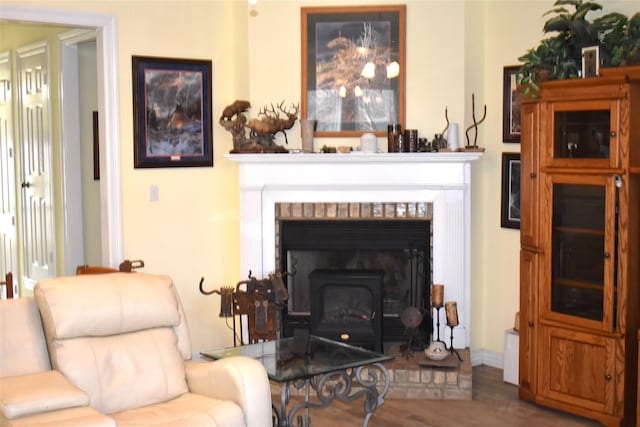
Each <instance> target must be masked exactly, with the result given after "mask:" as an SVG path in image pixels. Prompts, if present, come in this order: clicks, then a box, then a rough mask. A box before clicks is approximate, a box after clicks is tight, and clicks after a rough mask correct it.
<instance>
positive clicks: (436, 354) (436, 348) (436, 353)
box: [424, 341, 449, 360]
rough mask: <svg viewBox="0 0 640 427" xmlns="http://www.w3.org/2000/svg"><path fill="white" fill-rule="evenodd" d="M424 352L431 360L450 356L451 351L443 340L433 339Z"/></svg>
mask: <svg viewBox="0 0 640 427" xmlns="http://www.w3.org/2000/svg"><path fill="white" fill-rule="evenodd" d="M424 354H426V355H427V357H428V358H429V359H431V360H444V359H446V358H447V356H449V351H447V348H446V347H445V345H444V343H443V342H440V341H433V342H432V343H431V344H429V347H427V349H426V350H425V351H424Z"/></svg>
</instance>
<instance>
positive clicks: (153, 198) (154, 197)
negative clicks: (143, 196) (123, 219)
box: [149, 185, 159, 202]
mask: <svg viewBox="0 0 640 427" xmlns="http://www.w3.org/2000/svg"><path fill="white" fill-rule="evenodd" d="M158 197H159V194H158V186H157V185H151V186H150V187H149V201H150V202H157V201H158Z"/></svg>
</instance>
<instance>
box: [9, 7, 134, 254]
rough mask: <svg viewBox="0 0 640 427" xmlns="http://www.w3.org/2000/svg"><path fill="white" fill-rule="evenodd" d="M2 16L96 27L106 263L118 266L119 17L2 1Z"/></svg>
mask: <svg viewBox="0 0 640 427" xmlns="http://www.w3.org/2000/svg"><path fill="white" fill-rule="evenodd" d="M0 18H2V19H3V20H8V21H21V22H33V23H46V24H58V25H69V26H74V27H89V28H95V29H96V50H97V62H98V64H97V65H98V67H97V68H98V111H99V113H100V118H101V120H100V123H101V126H100V141H104V144H100V204H101V206H102V216H101V223H102V226H101V228H102V230H101V231H102V263H103V265H108V266H118V265H119V264H120V262H121V261H122V257H123V248H122V245H123V239H122V209H121V183H120V181H121V177H120V120H119V116H118V111H119V109H118V105H119V101H118V52H117V25H116V17H115V16H113V15H108V14H102V13H91V12H80V11H68V10H65V11H63V10H56V9H47V8H36V7H32V6H18V5H12V4H1V3H0ZM103 124H104V125H103Z"/></svg>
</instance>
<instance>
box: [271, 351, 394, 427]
mask: <svg viewBox="0 0 640 427" xmlns="http://www.w3.org/2000/svg"><path fill="white" fill-rule="evenodd" d="M378 371H379V373H378ZM365 372H366V374H365ZM379 375H380V377H381V379H382V380H383V381H384V385H383V388H382V390H380V391H378V378H379ZM354 384H355V385H356V387H353V386H354ZM291 385H293V386H294V387H295V388H296V389H298V390H300V389H302V388H304V401H303V402H300V403H298V404H296V405H294V406H292V407H291V409H290V410H289V411H288V412H287V406H288V404H289V399H290V391H291V390H290V387H291ZM358 386H360V387H358ZM311 389H313V390H315V392H316V395H317V397H318V399H319V400H320V401H319V402H311V401H310V395H311ZM388 390H389V372H388V371H387V368H385V367H384V365H383V364H382V363H374V364H370V365H365V366H359V367H357V368H349V369H345V370H340V371H334V372H329V373H327V374H323V375H318V376H315V377H312V378H307V379H302V380H294V381H289V382H286V383H284V384H282V387H281V390H280V407H279V408H278V407H276V405H274V411H275V412H276V419H275V420H274V422H275V424H274V425H275V426H278V427H294V426H295V427H310V426H311V417H310V415H309V409H310V408H325V407H327V406H328V405H329V404H330V403H331V402H332V401H333V399H336V398H337V399H339V400H340V401H342V402H352V401H354V400H356V399H359V398H361V397H362V396H364V412H365V418H364V422H363V424H362V426H363V427H367V426H368V425H369V419H370V418H371V416H372V415H373V412H374V411H375V410H376V409H377V408H379V407H380V406H382V404H383V403H384V396H385V395H386V394H387V391H388ZM303 409H304V416H303V415H297V414H298V412H299V411H301V410H303ZM296 417H297V418H296ZM294 421H296V422H297V424H294Z"/></svg>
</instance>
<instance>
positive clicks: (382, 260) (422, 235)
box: [277, 203, 431, 349]
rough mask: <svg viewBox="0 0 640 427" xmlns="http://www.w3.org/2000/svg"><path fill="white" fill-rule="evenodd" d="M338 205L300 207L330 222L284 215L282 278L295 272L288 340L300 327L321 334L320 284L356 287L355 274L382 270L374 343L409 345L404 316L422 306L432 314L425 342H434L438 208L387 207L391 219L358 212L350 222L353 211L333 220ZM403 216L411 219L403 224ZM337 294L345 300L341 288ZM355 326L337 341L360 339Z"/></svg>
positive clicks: (289, 281)
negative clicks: (317, 326)
mask: <svg viewBox="0 0 640 427" xmlns="http://www.w3.org/2000/svg"><path fill="white" fill-rule="evenodd" d="M297 205H298V204H294V205H293V206H294V207H298V206H297ZM331 205H335V206H336V207H337V204H330V203H326V204H314V205H313V206H308V205H305V204H302V206H299V207H300V208H301V210H302V211H306V212H307V213H308V215H309V216H311V217H314V218H322V219H302V220H300V219H298V220H292V219H288V220H285V219H282V215H278V216H277V218H278V225H279V233H278V235H279V242H280V244H279V250H278V255H279V256H278V259H279V266H280V271H283V272H285V271H286V272H287V275H286V276H285V283H286V285H287V289H288V292H289V303H288V307H287V309H286V310H285V312H284V316H283V325H284V335H285V336H291V335H292V334H293V330H294V329H296V328H308V327H310V329H311V330H314V327H313V326H314V325H313V320H314V319H316V320H317V317H318V316H320V315H321V314H319V313H317V312H316V311H317V310H318V309H319V308H320V307H319V306H318V304H319V303H320V302H321V301H318V300H317V297H318V296H322V295H321V294H318V293H317V292H315V291H317V289H316V287H315V286H314V281H313V279H314V277H316V279H319V280H320V279H321V281H322V282H324V281H325V280H328V279H329V278H330V279H332V280H337V281H340V280H342V281H343V282H344V283H351V282H352V277H350V275H352V274H356V272H357V271H359V270H379V271H380V272H381V275H380V276H379V278H380V281H381V289H380V291H379V292H378V291H376V292H371V293H370V295H373V296H374V297H375V298H376V300H374V301H373V302H372V303H373V304H374V307H375V308H376V310H375V312H376V316H377V318H376V324H379V325H380V328H381V329H380V331H379V332H377V333H376V334H375V335H374V336H373V338H375V341H374V342H369V343H368V344H372V345H370V346H372V347H374V348H376V349H379V348H382V345H381V344H382V342H383V341H384V342H393V341H406V340H407V339H408V336H407V335H406V331H405V327H404V325H402V323H401V321H400V315H401V314H402V312H403V310H404V309H406V308H407V307H417V308H418V309H420V310H421V311H422V312H423V313H425V315H426V316H425V321H424V322H423V324H422V325H421V328H420V330H419V333H420V334H421V340H422V342H428V341H429V339H428V336H429V331H430V329H431V327H430V322H429V319H430V310H429V300H428V297H429V292H428V289H429V286H430V283H431V274H430V263H431V256H430V252H431V245H430V234H431V228H430V225H431V222H430V221H429V220H428V217H429V216H430V212H431V209H427V208H422V209H418V208H416V204H412V203H403V204H400V203H393V204H388V203H387V204H380V206H379V208H380V211H381V212H382V211H386V216H384V217H382V216H381V217H377V218H375V217H374V216H373V215H374V213H373V212H372V211H369V212H367V210H366V209H365V208H363V206H358V209H352V210H351V212H350V213H349V215H347V210H343V211H342V212H338V211H337V209H336V216H337V217H336V218H328V217H327V216H326V214H327V211H330V209H327V206H331ZM427 207H428V206H427ZM277 208H278V209H277V211H278V212H279V213H281V212H282V211H283V210H284V209H285V207H283V206H280V205H278V206H277ZM289 208H291V206H289ZM391 208H393V209H391ZM407 208H408V209H407ZM402 212H404V216H401V217H398V214H399V213H400V214H401V213H402ZM401 215H402V214H401ZM416 215H418V216H421V217H422V218H416ZM407 216H408V217H409V218H407ZM285 217H287V216H286V215H285ZM346 217H348V219H345V218H346ZM374 218H375V219H374ZM331 271H333V272H334V273H331ZM319 272H322V274H320V273H319ZM354 277H361V275H355V276H354ZM369 287H370V288H371V286H369ZM354 291H355V290H354ZM314 292H315V293H314ZM334 292H335V293H338V291H337V289H334ZM344 296H345V297H349V296H350V295H349V294H348V293H347V294H345V295H344ZM310 320H311V324H310ZM350 326H351V327H353V328H354V329H357V328H358V325H341V326H336V327H335V328H334V330H332V338H334V339H335V338H336V337H340V336H341V335H343V334H345V335H347V336H355V335H354V334H352V333H351V331H350ZM338 332H340V333H338ZM351 341H353V340H351ZM359 341H360V342H362V341H363V339H361V338H359Z"/></svg>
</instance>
